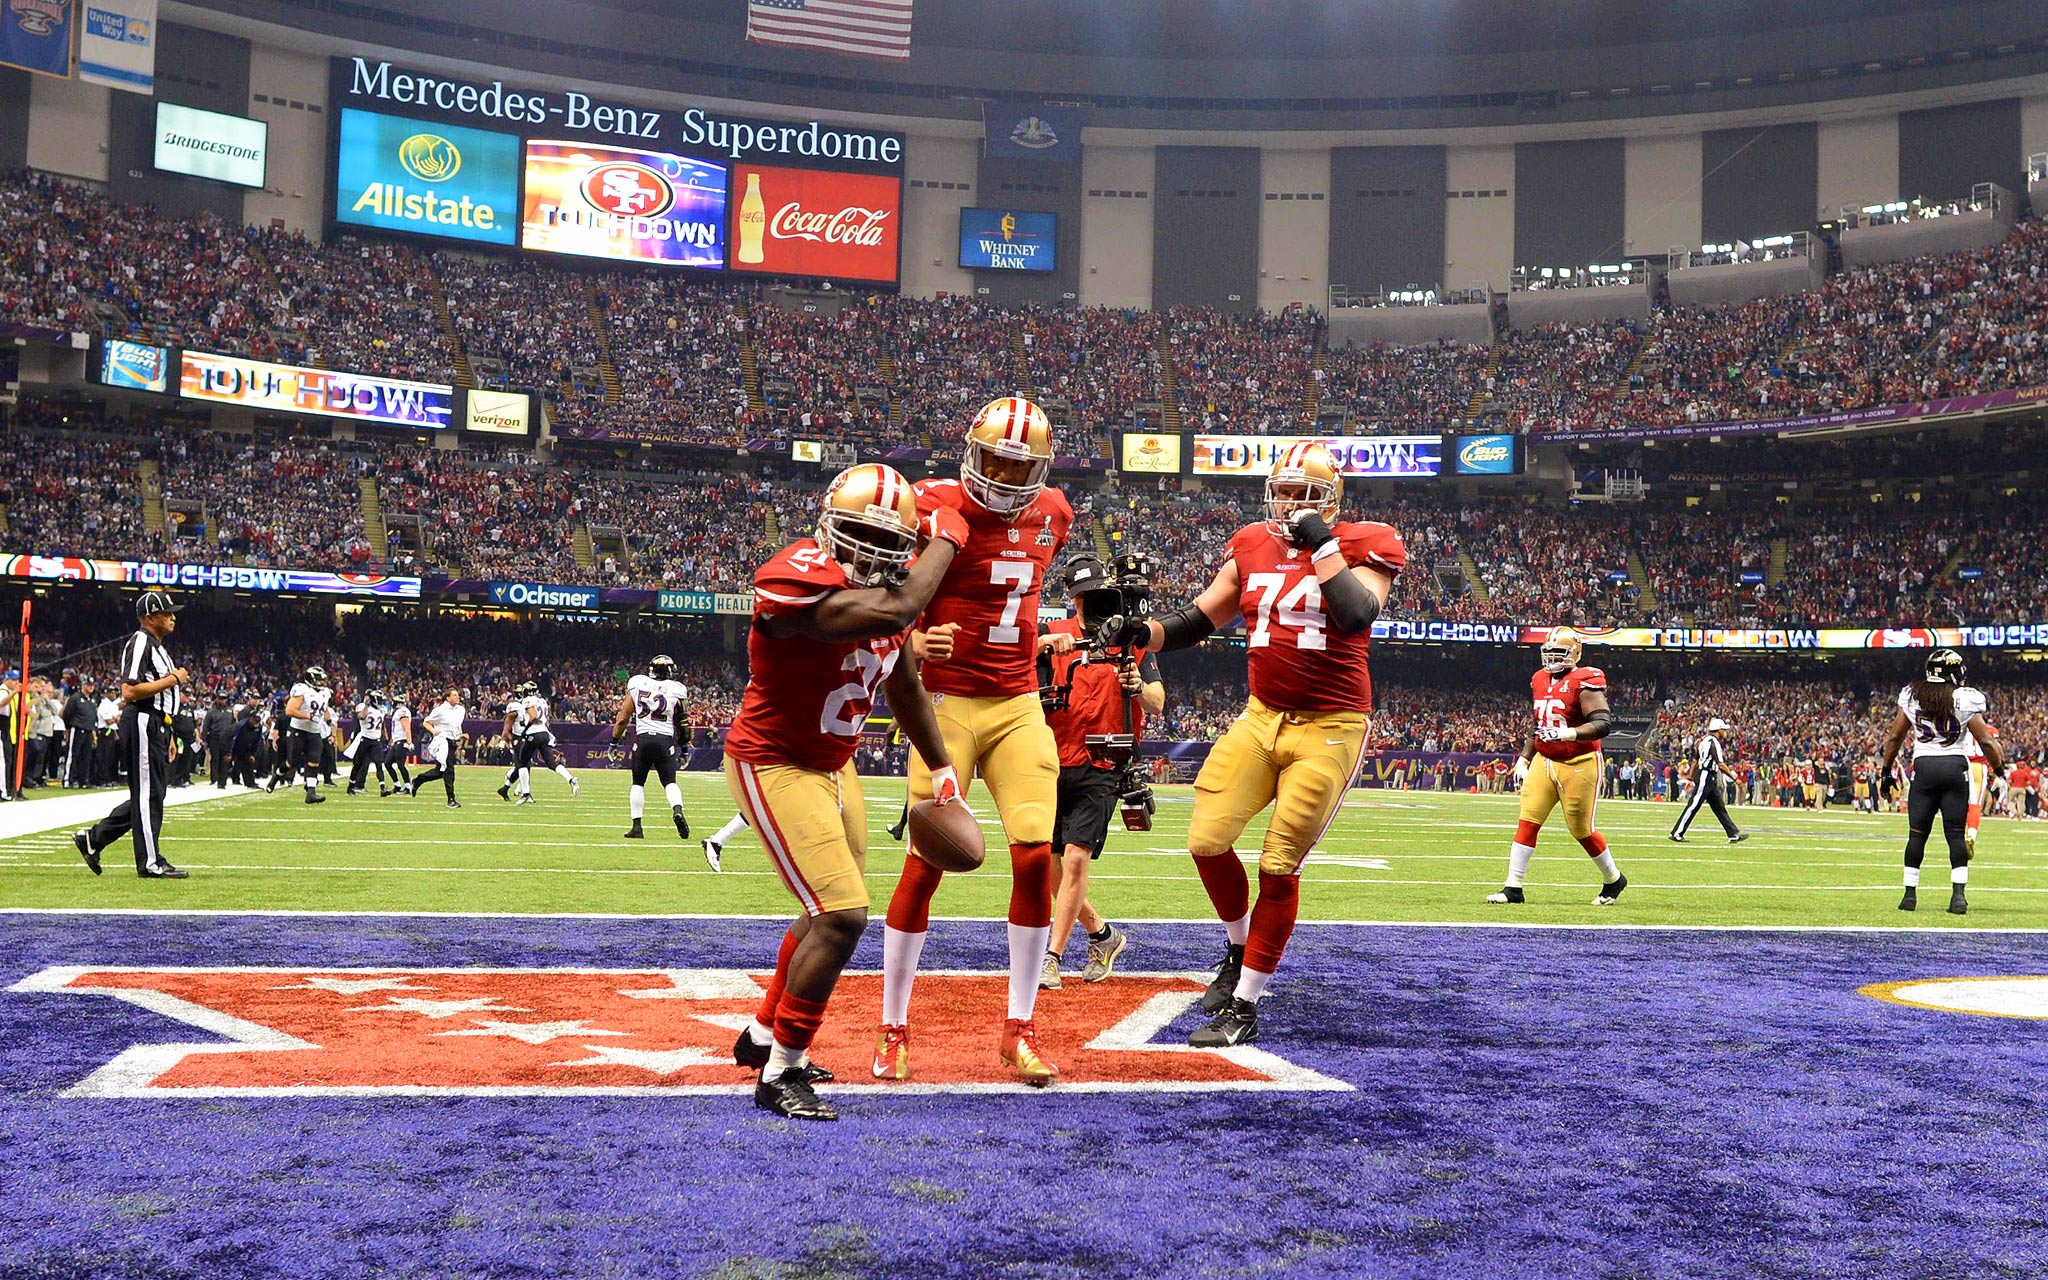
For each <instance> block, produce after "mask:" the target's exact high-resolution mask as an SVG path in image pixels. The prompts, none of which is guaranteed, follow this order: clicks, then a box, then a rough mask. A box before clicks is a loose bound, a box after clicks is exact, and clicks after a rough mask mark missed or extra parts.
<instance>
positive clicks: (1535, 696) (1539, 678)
mask: <svg viewBox="0 0 2048 1280" xmlns="http://www.w3.org/2000/svg"><path fill="white" fill-rule="evenodd" d="M1581 691H1591V692H1594V693H1605V692H1607V673H1606V672H1605V671H1602V670H1601V669H1600V668H1598V667H1573V668H1572V669H1571V670H1570V671H1567V672H1565V673H1564V674H1563V675H1561V676H1554V675H1551V674H1550V673H1549V672H1548V671H1538V672H1537V673H1536V674H1535V675H1533V676H1531V677H1530V678H1529V697H1530V701H1531V703H1532V704H1533V708H1534V710H1535V713H1536V727H1537V728H1539V729H1540V728H1542V727H1544V726H1545V725H1548V726H1550V727H1552V728H1557V729H1576V728H1578V727H1579V726H1580V725H1582V724H1584V723H1586V708H1585V707H1584V705H1583V704H1582V703H1581V702H1580V699H1579V694H1580V692H1581ZM1599 746H1600V744H1599V743H1597V742H1580V741H1577V740H1567V741H1564V742H1541V741H1539V742H1537V744H1536V750H1537V751H1539V752H1541V753H1542V754H1544V755H1546V756H1549V757H1550V758H1551V759H1552V760H1576V759H1578V758H1579V757H1580V756H1582V755H1585V754H1586V753H1587V752H1588V751H1595V750H1598V749H1599Z"/></svg>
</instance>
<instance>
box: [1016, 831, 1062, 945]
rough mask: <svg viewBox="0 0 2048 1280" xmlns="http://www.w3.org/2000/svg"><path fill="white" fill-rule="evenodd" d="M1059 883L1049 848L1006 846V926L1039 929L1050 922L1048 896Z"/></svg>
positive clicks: (1050, 910)
mask: <svg viewBox="0 0 2048 1280" xmlns="http://www.w3.org/2000/svg"><path fill="white" fill-rule="evenodd" d="M1058 884H1059V882H1058V881H1057V880H1056V879H1055V878H1054V875H1053V861H1052V845H1051V844H1049V843H1040V844H1013V845H1011V846H1010V923H1011V924H1020V925H1023V926H1024V927H1025V928H1027V929H1043V928H1045V927H1046V926H1048V925H1050V924H1051V923H1052V896H1053V894H1054V893H1055V892H1056V891H1057V889H1058Z"/></svg>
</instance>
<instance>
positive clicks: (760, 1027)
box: [747, 1018, 775, 1044]
mask: <svg viewBox="0 0 2048 1280" xmlns="http://www.w3.org/2000/svg"><path fill="white" fill-rule="evenodd" d="M747 1039H749V1040H752V1041H753V1042H754V1043H755V1044H774V1043H775V1029H774V1028H773V1027H770V1026H769V1025H768V1024H767V1023H765V1022H763V1021H761V1020H760V1019H759V1018H756V1019H754V1020H753V1021H752V1022H749V1023H748V1024H747Z"/></svg>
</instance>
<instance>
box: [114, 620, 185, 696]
mask: <svg viewBox="0 0 2048 1280" xmlns="http://www.w3.org/2000/svg"><path fill="white" fill-rule="evenodd" d="M176 665H177V664H176V663H174V662H172V661H171V655H170V654H168V653H166V652H165V651H164V646H163V642H162V641H160V640H158V639H157V638H156V637H155V636H153V635H151V634H149V632H147V631H141V630H138V631H137V632H136V633H135V634H134V635H132V636H129V637H128V644H127V647H126V648H124V649H122V650H121V679H122V680H123V681H125V682H126V683H128V684H148V683H149V682H150V681H152V680H161V679H163V678H164V677H165V676H167V675H169V674H171V671H172V669H173V668H174V667H176ZM183 692H184V691H183V690H181V689H179V688H178V686H176V685H172V686H170V687H169V688H167V689H162V690H159V691H158V692H157V694H156V695H155V696H154V697H149V698H144V699H143V700H142V701H140V702H131V703H128V704H127V705H129V706H131V707H136V708H140V709H143V710H155V711H161V712H163V713H164V714H165V715H167V716H174V715H176V714H178V708H179V706H180V705H181V698H180V695H181V694H182V693H183Z"/></svg>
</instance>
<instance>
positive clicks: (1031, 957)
mask: <svg viewBox="0 0 2048 1280" xmlns="http://www.w3.org/2000/svg"><path fill="white" fill-rule="evenodd" d="M1051 941H1052V926H1051V925H1049V924H1048V925H1044V926H1042V927H1034V926H1032V925H1028V924H1013V925H1011V926H1010V1013H1009V1016H1010V1017H1012V1018H1025V1019H1029V1018H1030V1017H1031V1013H1032V1010H1034V1009H1036V1008H1037V1007H1038V974H1039V970H1040V969H1042V968H1043V967H1044V965H1045V948H1046V945H1047V944H1048V943H1050V942H1051Z"/></svg>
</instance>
